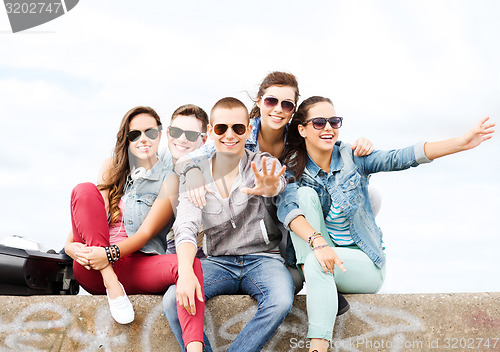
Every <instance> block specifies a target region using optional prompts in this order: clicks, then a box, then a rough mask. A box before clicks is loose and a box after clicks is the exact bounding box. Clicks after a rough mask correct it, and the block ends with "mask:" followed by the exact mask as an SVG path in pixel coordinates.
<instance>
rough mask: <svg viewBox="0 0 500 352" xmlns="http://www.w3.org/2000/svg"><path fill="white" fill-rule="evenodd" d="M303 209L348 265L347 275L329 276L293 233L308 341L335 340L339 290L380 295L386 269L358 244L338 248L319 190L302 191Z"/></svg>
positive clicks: (307, 217) (302, 189) (335, 273)
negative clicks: (301, 275) (302, 282)
mask: <svg viewBox="0 0 500 352" xmlns="http://www.w3.org/2000/svg"><path fill="white" fill-rule="evenodd" d="M298 195H299V207H300V209H301V210H302V211H303V212H304V213H305V217H306V220H307V221H308V222H309V224H310V225H311V226H312V227H313V228H314V229H315V230H316V231H318V232H321V234H322V235H323V238H324V239H325V240H326V242H327V243H328V244H329V245H330V247H334V250H335V252H336V253H337V255H338V256H339V257H340V259H341V260H342V261H343V262H344V267H345V269H346V272H345V273H344V272H343V271H342V270H340V269H339V268H338V267H337V266H335V270H334V274H330V273H328V274H325V273H324V272H323V269H322V268H321V265H320V264H319V262H318V260H317V259H316V256H315V255H314V252H313V251H312V249H311V248H310V247H309V244H308V243H307V242H306V241H304V240H303V239H302V238H300V237H299V236H297V235H296V234H295V233H293V232H291V238H292V242H293V246H294V248H295V254H296V256H297V266H298V267H299V269H300V268H301V267H302V264H303V267H302V268H303V273H304V278H305V281H306V290H307V297H306V303H307V315H308V317H309V329H308V333H307V337H308V338H318V339H325V340H331V339H332V335H333V327H334V325H335V317H336V315H337V309H338V299H337V290H338V291H339V292H342V293H376V292H377V291H378V290H379V289H380V287H381V286H382V284H383V282H384V278H385V266H384V267H382V269H379V268H378V267H377V266H376V265H375V264H373V262H372V260H371V259H370V258H369V257H368V256H367V255H366V254H365V253H364V252H363V251H362V250H361V249H359V248H358V247H357V246H356V245H353V246H346V247H337V246H335V244H334V243H333V241H332V240H331V238H330V236H329V235H328V231H327V229H326V225H325V219H324V218H323V210H322V208H321V203H320V201H319V198H318V195H317V193H316V191H315V190H314V189H312V188H310V187H301V188H299V190H298Z"/></svg>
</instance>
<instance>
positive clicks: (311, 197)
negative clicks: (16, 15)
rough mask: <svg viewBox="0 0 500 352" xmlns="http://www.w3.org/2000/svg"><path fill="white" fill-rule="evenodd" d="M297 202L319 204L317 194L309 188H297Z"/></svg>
mask: <svg viewBox="0 0 500 352" xmlns="http://www.w3.org/2000/svg"><path fill="white" fill-rule="evenodd" d="M297 192H298V196H299V202H305V203H312V204H316V203H318V204H319V197H318V193H317V192H316V191H315V190H314V188H311V187H299V189H298V191H297Z"/></svg>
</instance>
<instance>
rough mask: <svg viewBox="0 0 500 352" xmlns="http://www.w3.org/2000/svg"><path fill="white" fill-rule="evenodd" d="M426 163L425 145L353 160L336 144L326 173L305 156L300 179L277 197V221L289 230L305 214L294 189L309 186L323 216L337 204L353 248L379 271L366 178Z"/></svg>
mask: <svg viewBox="0 0 500 352" xmlns="http://www.w3.org/2000/svg"><path fill="white" fill-rule="evenodd" d="M428 162H430V160H429V159H428V158H427V157H426V155H425V153H424V143H419V144H416V145H414V146H410V147H406V148H403V149H397V150H390V151H374V152H373V153H372V154H370V155H368V156H364V157H356V156H354V151H353V150H352V149H351V147H350V145H348V144H344V143H342V142H337V143H336V145H335V146H334V148H333V153H332V159H331V163H330V171H329V172H328V174H327V173H326V172H324V171H323V170H322V169H321V168H320V167H319V166H318V165H317V164H316V163H315V162H314V161H313V160H312V159H311V158H310V157H309V156H308V160H307V162H306V168H305V170H304V173H303V175H302V177H301V178H300V179H299V180H295V182H292V181H289V183H288V185H287V187H286V189H285V191H284V192H283V193H281V194H280V195H278V218H279V220H280V221H281V222H283V224H284V225H285V227H286V228H289V225H290V222H291V221H292V220H293V219H295V218H296V217H297V216H299V215H304V213H303V212H302V211H301V210H300V209H299V201H298V196H297V189H298V188H299V187H311V188H313V189H314V190H315V191H316V192H317V193H318V196H319V199H320V202H321V206H322V208H323V216H324V217H326V215H327V214H328V211H329V210H330V206H331V203H332V201H334V202H335V203H336V204H338V205H339V206H340V207H341V208H342V211H343V212H344V214H345V216H346V217H347V219H348V221H349V224H350V227H349V230H350V233H351V237H352V239H353V240H354V242H355V243H356V245H357V246H358V247H359V248H360V249H361V250H363V252H365V253H366V254H367V255H368V257H369V258H370V259H371V260H372V261H373V262H374V264H375V265H376V266H377V267H379V268H381V267H382V266H383V265H384V263H385V256H384V254H383V251H382V250H383V248H382V232H381V230H380V228H379V227H378V226H377V224H376V223H375V217H374V215H373V212H372V208H371V205H370V199H369V197H368V179H369V176H370V174H372V173H376V172H381V171H398V170H405V169H408V168H410V167H415V166H418V165H419V164H422V163H428ZM287 177H288V179H289V180H290V178H291V177H292V180H293V175H292V174H291V173H290V172H287Z"/></svg>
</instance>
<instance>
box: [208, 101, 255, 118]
mask: <svg viewBox="0 0 500 352" xmlns="http://www.w3.org/2000/svg"><path fill="white" fill-rule="evenodd" d="M217 109H229V110H230V109H243V110H245V112H246V116H247V118H248V121H250V116H249V115H248V109H247V107H246V106H245V104H243V103H242V102H241V100H239V99H236V98H233V97H226V98H222V99H221V100H219V101H218V102H217V103H215V105H214V107H213V108H212V110H211V111H210V121H211V120H212V118H213V114H214V111H215V110H217Z"/></svg>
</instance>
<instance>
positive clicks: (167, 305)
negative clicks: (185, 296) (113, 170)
mask: <svg viewBox="0 0 500 352" xmlns="http://www.w3.org/2000/svg"><path fill="white" fill-rule="evenodd" d="M175 289H176V286H175V285H172V286H170V287H169V288H168V290H167V292H165V295H164V296H163V302H162V303H163V314H164V315H165V318H167V320H168V324H169V325H170V330H172V332H173V334H174V336H175V338H176V339H177V342H178V343H179V346H181V349H182V352H186V348H185V347H184V340H183V338H182V328H181V323H180V321H179V316H178V313H177V300H176V295H175V293H176V292H175ZM203 341H204V343H205V351H206V352H212V349H211V347H210V343H209V342H208V337H207V336H206V335H205V333H204V334H203Z"/></svg>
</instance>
